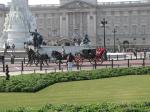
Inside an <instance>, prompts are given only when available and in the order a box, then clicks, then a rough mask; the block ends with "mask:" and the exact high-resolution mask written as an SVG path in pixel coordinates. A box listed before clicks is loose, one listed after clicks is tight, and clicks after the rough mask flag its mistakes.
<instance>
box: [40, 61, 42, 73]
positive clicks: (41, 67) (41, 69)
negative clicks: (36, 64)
mask: <svg viewBox="0 0 150 112" xmlns="http://www.w3.org/2000/svg"><path fill="white" fill-rule="evenodd" d="M40 71H42V61H40Z"/></svg>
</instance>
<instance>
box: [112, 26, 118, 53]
mask: <svg viewBox="0 0 150 112" xmlns="http://www.w3.org/2000/svg"><path fill="white" fill-rule="evenodd" d="M116 32H117V30H116V29H115V28H114V30H113V33H114V52H116Z"/></svg>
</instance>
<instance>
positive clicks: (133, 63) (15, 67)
mask: <svg viewBox="0 0 150 112" xmlns="http://www.w3.org/2000/svg"><path fill="white" fill-rule="evenodd" d="M143 63H144V65H145V66H150V60H129V61H128V60H121V61H113V62H112V61H105V62H103V64H98V65H97V69H101V68H112V64H113V68H118V67H128V66H130V67H139V66H143ZM6 64H8V66H9V71H10V74H11V75H19V74H21V73H23V74H27V73H34V72H36V73H37V72H38V73H41V72H42V73H47V72H65V71H67V65H66V63H64V64H62V65H61V70H59V66H58V64H55V63H49V66H47V65H44V66H43V67H42V71H40V66H35V65H31V66H26V64H24V65H23V72H22V65H21V63H15V64H10V63H6ZM80 69H81V70H92V69H94V66H93V65H92V64H91V63H89V62H84V63H83V65H82V66H81V67H80ZM73 71H77V66H76V65H74V67H73ZM0 75H1V76H3V75H5V73H3V65H0Z"/></svg>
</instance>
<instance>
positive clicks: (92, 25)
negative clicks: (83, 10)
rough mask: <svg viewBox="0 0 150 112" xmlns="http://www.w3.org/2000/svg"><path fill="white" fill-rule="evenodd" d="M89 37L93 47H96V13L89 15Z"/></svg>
mask: <svg viewBox="0 0 150 112" xmlns="http://www.w3.org/2000/svg"><path fill="white" fill-rule="evenodd" d="M87 18H88V19H87V20H88V22H87V23H88V25H87V27H88V36H89V39H90V41H91V45H94V46H95V45H96V14H95V12H93V11H92V12H90V13H88V16H87Z"/></svg>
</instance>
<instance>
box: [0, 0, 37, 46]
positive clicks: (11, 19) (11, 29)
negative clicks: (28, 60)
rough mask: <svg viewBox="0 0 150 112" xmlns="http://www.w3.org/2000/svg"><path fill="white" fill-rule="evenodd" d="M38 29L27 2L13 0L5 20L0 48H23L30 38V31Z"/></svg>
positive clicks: (24, 0)
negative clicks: (7, 46)
mask: <svg viewBox="0 0 150 112" xmlns="http://www.w3.org/2000/svg"><path fill="white" fill-rule="evenodd" d="M35 29H37V26H36V20H35V18H34V17H33V15H32V14H31V12H30V10H29V7H28V3H27V0H12V1H11V7H10V12H9V14H7V16H6V18H5V24H4V29H3V34H2V36H1V37H0V47H1V48H2V47H4V44H6V43H7V44H9V45H10V46H12V45H13V44H14V45H15V48H23V47H24V43H25V42H27V41H28V39H29V38H30V32H29V31H35Z"/></svg>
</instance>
